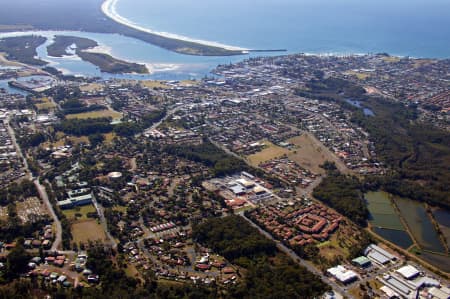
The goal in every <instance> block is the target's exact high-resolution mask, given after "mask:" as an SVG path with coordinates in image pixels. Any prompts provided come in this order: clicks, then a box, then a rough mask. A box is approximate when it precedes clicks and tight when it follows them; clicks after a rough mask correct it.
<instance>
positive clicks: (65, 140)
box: [41, 132, 89, 148]
mask: <svg viewBox="0 0 450 299" xmlns="http://www.w3.org/2000/svg"><path fill="white" fill-rule="evenodd" d="M59 133H60V132H58V133H57V134H59ZM62 134H63V136H62V137H58V136H57V138H58V140H57V141H55V142H53V143H52V142H49V141H47V142H44V143H43V144H42V145H41V146H42V147H43V148H46V147H53V148H57V147H59V146H64V145H66V144H68V142H69V141H70V142H71V143H72V144H74V145H75V144H80V143H89V139H88V137H87V136H80V137H76V136H65V135H64V133H62Z"/></svg>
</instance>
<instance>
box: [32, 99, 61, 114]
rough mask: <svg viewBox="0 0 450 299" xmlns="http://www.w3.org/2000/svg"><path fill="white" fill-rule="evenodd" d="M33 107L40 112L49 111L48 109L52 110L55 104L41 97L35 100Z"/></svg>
mask: <svg viewBox="0 0 450 299" xmlns="http://www.w3.org/2000/svg"><path fill="white" fill-rule="evenodd" d="M34 105H35V106H36V108H37V109H38V110H39V111H41V110H50V109H54V108H55V107H56V105H55V103H53V102H52V101H51V100H50V99H49V98H47V97H43V98H40V99H36V101H35V103H34Z"/></svg>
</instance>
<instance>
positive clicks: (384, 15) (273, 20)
mask: <svg viewBox="0 0 450 299" xmlns="http://www.w3.org/2000/svg"><path fill="white" fill-rule="evenodd" d="M115 12H116V13H117V14H118V15H120V16H121V17H123V18H125V19H127V20H128V21H129V22H132V23H134V24H136V25H139V26H141V27H145V28H149V29H152V30H154V31H158V32H167V33H170V34H175V35H179V36H185V37H189V38H191V39H198V40H206V41H211V42H217V43H220V44H226V45H231V46H236V47H242V48H248V49H286V50H287V52H283V53H280V52H272V53H270V52H265V53H253V54H251V55H250V56H259V55H281V54H285V53H313V54H342V55H346V54H365V53H380V52H387V53H389V54H392V55H400V56H413V57H431V58H450V1H448V0H429V1H425V0H396V1H388V0H367V1H360V0H245V1H242V0H209V1H206V0H197V1H186V0H150V1H149V0H117V2H116V5H115ZM29 33H31V32H20V33H16V34H20V35H24V34H29ZM35 33H36V32H35ZM36 34H41V35H42V34H44V35H47V36H51V35H54V34H65V35H69V34H70V35H75V36H81V37H88V38H92V39H95V40H96V41H97V42H98V43H99V44H100V45H101V47H102V48H103V49H106V50H107V52H108V53H110V54H112V55H113V56H114V57H116V58H119V59H125V60H129V61H133V62H141V63H145V64H146V65H147V66H148V68H149V69H150V70H151V74H150V75H146V76H142V75H111V74H105V73H101V72H100V71H99V69H98V68H96V67H95V66H93V65H92V64H90V63H87V62H84V61H81V60H80V59H76V57H65V58H55V57H48V55H47V53H46V47H45V46H42V47H40V48H39V49H38V56H39V57H41V58H42V59H44V60H47V61H49V62H50V65H51V66H54V67H56V68H58V69H60V70H62V71H63V72H64V73H66V74H75V75H84V76H100V77H102V78H105V79H106V78H133V79H162V80H164V79H166V80H179V79H191V78H201V77H204V76H205V75H210V71H211V70H212V69H213V68H214V67H215V66H217V65H218V64H225V63H230V62H236V61H239V60H242V59H244V58H247V57H248V56H234V57H198V56H191V55H183V54H177V53H174V52H170V51H167V50H164V49H161V48H159V47H156V46H153V45H150V44H147V43H145V42H142V41H140V40H136V39H133V38H128V37H125V36H121V35H117V34H97V33H85V32H83V33H82V32H49V31H46V32H39V33H36ZM10 35H11V33H8V34H0V37H4V36H10ZM47 44H48V43H47Z"/></svg>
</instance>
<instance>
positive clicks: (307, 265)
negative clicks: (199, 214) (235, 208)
mask: <svg viewBox="0 0 450 299" xmlns="http://www.w3.org/2000/svg"><path fill="white" fill-rule="evenodd" d="M239 215H240V216H241V217H242V218H244V219H245V220H246V221H247V222H248V223H249V224H250V225H251V226H253V227H254V228H256V229H257V230H258V231H259V232H260V233H261V234H262V235H264V236H265V237H266V238H269V239H271V240H272V241H274V242H275V243H276V245H277V248H278V249H279V250H280V251H282V252H284V253H285V254H286V255H288V256H289V257H290V258H292V260H294V261H295V262H297V263H298V264H299V265H301V266H303V267H305V268H306V269H308V271H310V272H312V273H314V274H316V275H318V276H319V277H320V278H321V279H322V280H323V281H324V282H325V283H326V284H328V285H329V286H331V287H332V288H333V290H334V291H336V292H338V293H340V294H345V296H346V297H347V298H350V299H355V298H354V297H353V296H352V295H350V294H347V292H346V290H345V289H344V288H343V287H341V286H340V285H338V284H337V283H335V282H334V281H331V280H330V279H329V278H328V277H327V276H325V275H323V273H322V272H320V271H319V270H318V269H316V268H315V267H314V266H313V265H312V264H310V263H309V262H307V261H305V260H304V259H301V258H300V257H299V256H298V255H297V254H296V253H295V252H294V251H292V250H291V249H289V248H288V247H286V246H285V245H284V244H283V243H281V242H280V241H278V240H275V239H274V237H272V235H271V234H269V233H268V232H266V231H265V230H263V229H262V228H260V227H259V226H258V225H257V224H255V223H254V222H253V221H251V220H250V219H248V218H247V217H246V216H245V215H244V213H243V212H241V213H239Z"/></svg>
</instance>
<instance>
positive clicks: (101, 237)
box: [72, 220, 106, 244]
mask: <svg viewBox="0 0 450 299" xmlns="http://www.w3.org/2000/svg"><path fill="white" fill-rule="evenodd" d="M72 235H73V241H74V242H75V243H77V244H79V243H80V242H81V243H87V242H88V241H97V240H98V241H105V240H106V234H105V231H104V230H103V228H102V226H101V225H100V224H98V223H97V220H84V221H80V222H76V223H74V224H72Z"/></svg>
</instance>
